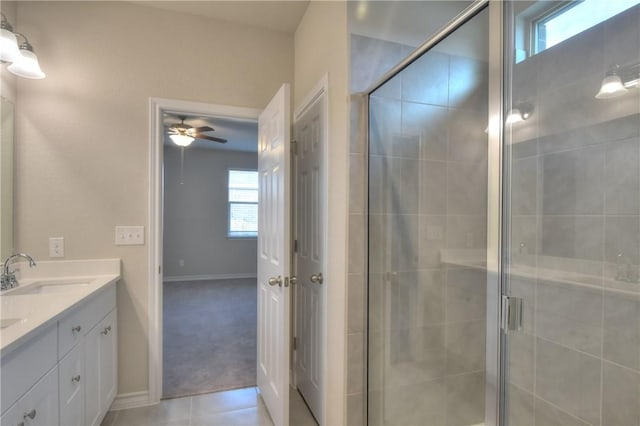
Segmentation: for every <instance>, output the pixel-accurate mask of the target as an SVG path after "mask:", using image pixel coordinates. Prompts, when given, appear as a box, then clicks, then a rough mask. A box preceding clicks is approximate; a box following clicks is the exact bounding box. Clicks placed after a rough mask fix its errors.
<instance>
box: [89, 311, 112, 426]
mask: <svg viewBox="0 0 640 426" xmlns="http://www.w3.org/2000/svg"><path fill="white" fill-rule="evenodd" d="M117 331H118V330H117V322H116V311H115V310H113V311H111V312H110V313H109V314H108V315H107V316H106V317H105V318H104V319H103V320H102V321H100V323H98V324H97V325H96V326H95V327H93V328H92V329H91V331H89V333H88V334H87V335H86V337H85V341H84V345H85V351H84V357H85V358H84V359H85V371H86V378H87V380H86V384H85V385H86V388H87V395H92V398H87V399H86V404H85V409H86V413H85V419H86V420H85V424H86V425H88V426H94V425H99V424H100V422H101V421H102V418H103V417H104V415H105V414H106V413H107V411H108V410H109V407H110V406H111V403H112V402H113V399H114V398H115V396H116V391H117V379H116V377H117V356H118V353H117V350H118V347H117Z"/></svg>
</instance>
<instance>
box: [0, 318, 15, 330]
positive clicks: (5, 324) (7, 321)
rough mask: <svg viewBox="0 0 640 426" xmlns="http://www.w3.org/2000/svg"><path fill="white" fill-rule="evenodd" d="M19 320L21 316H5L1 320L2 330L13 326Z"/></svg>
mask: <svg viewBox="0 0 640 426" xmlns="http://www.w3.org/2000/svg"><path fill="white" fill-rule="evenodd" d="M18 321H20V318H3V319H1V320H0V330H1V329H3V328H7V327H9V326H11V325H13V324H15V323H17V322H18Z"/></svg>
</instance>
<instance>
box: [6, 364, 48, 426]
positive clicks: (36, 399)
mask: <svg viewBox="0 0 640 426" xmlns="http://www.w3.org/2000/svg"><path fill="white" fill-rule="evenodd" d="M0 424H2V425H3V426H51V425H57V424H59V423H58V367H54V368H53V369H52V370H51V371H49V372H48V373H47V374H46V375H45V376H44V377H43V378H41V379H40V380H39V381H38V382H37V383H36V384H35V385H34V386H33V387H32V388H31V389H30V390H29V392H27V393H26V394H24V395H23V396H22V397H21V398H20V399H19V400H18V401H17V402H16V403H15V404H14V405H13V406H12V407H11V408H10V409H9V411H7V412H6V413H5V414H3V415H2V418H0Z"/></svg>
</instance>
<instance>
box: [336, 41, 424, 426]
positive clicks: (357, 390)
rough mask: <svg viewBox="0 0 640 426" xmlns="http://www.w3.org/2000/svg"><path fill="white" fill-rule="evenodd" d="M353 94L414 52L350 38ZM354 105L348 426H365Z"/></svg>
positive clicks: (361, 224)
mask: <svg viewBox="0 0 640 426" xmlns="http://www.w3.org/2000/svg"><path fill="white" fill-rule="evenodd" d="M350 47H351V69H350V72H351V93H358V92H362V91H364V90H366V89H367V88H368V87H369V86H370V85H371V84H373V83H375V81H376V80H377V79H379V78H380V77H381V76H382V75H383V74H384V73H386V72H387V71H389V70H390V69H391V68H393V66H395V65H396V64H397V63H399V62H400V61H401V60H402V59H403V58H404V57H406V56H407V55H409V53H410V52H411V50H412V48H410V47H408V46H404V45H401V44H397V43H391V42H387V41H383V40H377V39H373V38H369V37H363V36H359V35H352V36H351V40H350ZM361 102H366V98H365V99H360V100H358V99H355V98H354V99H353V101H352V104H351V105H352V107H351V137H350V142H351V146H350V167H349V169H350V179H349V182H350V183H349V185H350V188H349V194H350V195H349V196H350V202H349V283H348V295H347V312H348V319H347V327H348V334H347V353H348V358H347V424H348V425H349V426H359V425H362V424H364V418H365V415H364V410H365V399H366V397H365V392H366V389H365V373H366V371H365V345H366V341H365V333H364V332H365V326H366V322H365V313H366V300H365V285H366V282H365V277H366V271H365V267H366V263H365V256H366V253H367V250H366V213H367V211H366V208H367V206H366V203H365V200H366V196H365V195H366V194H365V189H366V183H365V179H366V167H367V166H366V162H367V156H366V152H367V149H366V143H367V141H366V138H365V136H366V129H365V128H364V126H365V125H366V124H365V123H366V117H365V115H364V114H365V112H366V109H365V108H363V104H362V103H361Z"/></svg>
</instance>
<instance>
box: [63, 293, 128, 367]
mask: <svg viewBox="0 0 640 426" xmlns="http://www.w3.org/2000/svg"><path fill="white" fill-rule="evenodd" d="M115 306H116V287H115V285H111V286H109V288H107V289H105V290H103V291H101V292H100V293H98V294H96V295H94V296H92V297H91V298H90V299H89V300H88V301H86V302H84V303H82V305H81V306H79V307H77V308H76V309H74V310H73V311H72V312H70V313H69V314H67V315H65V317H64V318H62V319H61V320H60V325H59V327H58V359H62V358H63V357H64V356H65V355H66V354H67V353H68V352H69V350H71V348H73V347H74V346H75V345H76V343H78V342H79V341H80V339H81V337H82V336H84V335H85V334H87V333H88V332H89V330H91V329H92V328H93V327H94V326H95V325H96V324H97V323H98V322H100V320H101V319H102V318H104V317H105V315H107V314H108V313H109V312H110V311H111V310H112V309H113V308H114V307H115Z"/></svg>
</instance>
